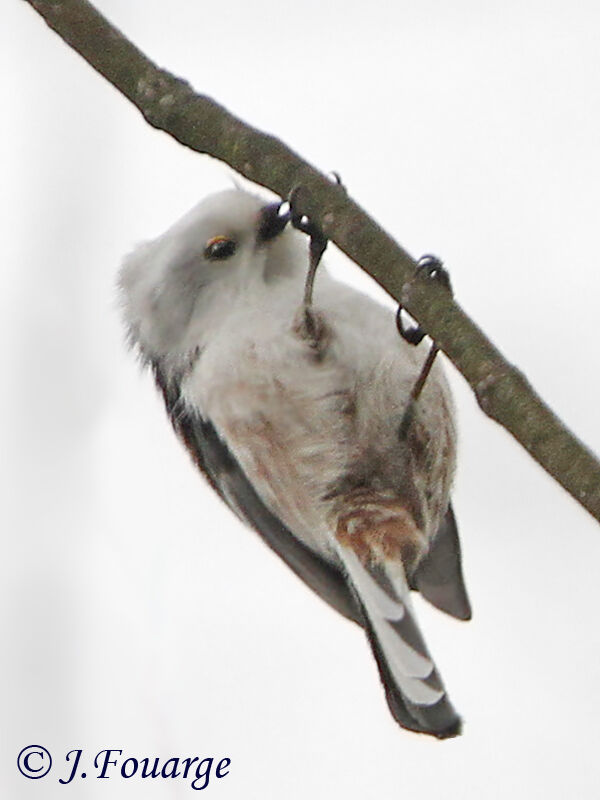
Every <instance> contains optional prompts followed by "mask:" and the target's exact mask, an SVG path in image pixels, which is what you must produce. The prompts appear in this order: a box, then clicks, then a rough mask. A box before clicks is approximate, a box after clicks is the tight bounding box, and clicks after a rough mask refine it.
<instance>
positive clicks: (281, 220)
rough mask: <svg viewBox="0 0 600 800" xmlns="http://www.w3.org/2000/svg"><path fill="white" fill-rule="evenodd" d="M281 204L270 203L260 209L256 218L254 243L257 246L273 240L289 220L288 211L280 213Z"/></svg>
mask: <svg viewBox="0 0 600 800" xmlns="http://www.w3.org/2000/svg"><path fill="white" fill-rule="evenodd" d="M282 205H283V203H271V204H270V205H268V206H265V207H264V208H262V209H261V211H260V214H259V217H258V231H257V233H256V241H257V242H258V243H259V244H262V243H264V242H268V241H270V240H271V239H274V238H275V237H276V236H279V234H280V233H281V232H282V231H283V229H284V228H285V226H286V225H287V224H288V222H289V221H290V218H291V214H290V212H289V211H286V212H283V213H282V212H281V206H282Z"/></svg>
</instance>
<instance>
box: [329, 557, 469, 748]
mask: <svg viewBox="0 0 600 800" xmlns="http://www.w3.org/2000/svg"><path fill="white" fill-rule="evenodd" d="M337 550H338V554H339V557H340V559H341V561H342V563H343V565H344V569H345V571H346V573H347V576H348V579H349V583H350V585H351V587H352V589H353V590H354V592H355V594H356V600H357V602H358V604H359V607H360V608H361V610H362V613H363V617H364V627H365V630H366V632H367V636H368V638H369V642H370V644H371V647H372V649H373V654H374V656H375V659H376V661H377V666H378V668H379V674H380V676H381V681H382V683H383V686H384V688H385V694H386V699H387V702H388V705H389V708H390V711H391V712H392V715H393V717H394V719H395V720H396V721H397V722H398V723H399V724H400V725H401V726H402V727H404V728H408V729H410V730H413V731H419V732H421V733H428V734H431V735H433V736H436V737H438V738H440V739H444V738H447V737H450V736H457V735H458V734H460V732H461V719H460V717H459V716H458V714H457V713H456V711H455V710H454V708H453V707H452V704H451V703H450V700H449V699H448V695H447V694H446V690H445V688H444V685H443V683H442V681H441V678H440V676H439V674H438V672H437V670H436V667H435V664H434V662H433V659H432V658H431V656H430V655H429V652H428V650H427V647H426V645H425V642H424V641H423V637H422V636H421V632H420V630H419V628H418V626H417V623H416V620H415V616H414V612H413V609H412V604H411V600H410V589H409V586H408V583H407V580H406V575H405V572H404V568H403V566H402V563H401V561H399V560H396V559H393V560H392V559H384V560H381V559H379V560H376V561H375V560H372V559H365V558H364V557H359V555H358V554H357V552H356V551H355V549H353V548H352V547H351V546H349V545H347V544H343V543H340V542H339V541H338V542H337Z"/></svg>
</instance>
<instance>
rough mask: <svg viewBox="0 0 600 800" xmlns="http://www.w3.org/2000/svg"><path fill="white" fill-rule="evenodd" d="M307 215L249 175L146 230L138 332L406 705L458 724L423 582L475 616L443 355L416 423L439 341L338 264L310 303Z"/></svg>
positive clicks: (186, 408)
mask: <svg viewBox="0 0 600 800" xmlns="http://www.w3.org/2000/svg"><path fill="white" fill-rule="evenodd" d="M289 221H290V214H289V213H284V211H283V209H282V203H281V202H272V201H268V200H267V199H265V198H264V197H261V196H260V195H259V194H255V193H254V192H252V191H249V190H246V189H242V188H240V187H237V188H235V189H226V190H224V191H221V192H218V193H216V194H213V195H210V196H208V197H206V198H204V199H203V200H202V201H201V202H200V203H199V204H198V205H196V206H195V207H194V208H192V210H191V211H189V212H188V213H187V214H186V215H185V216H184V217H183V218H182V219H180V220H179V221H177V222H176V223H175V224H174V225H172V226H171V227H170V228H169V229H168V230H167V231H166V232H165V233H163V234H162V235H160V236H158V237H157V238H154V239H152V240H150V241H148V242H145V243H143V244H141V245H139V246H138V247H136V248H135V249H134V250H133V252H132V253H131V254H130V255H128V256H127V257H126V258H125V259H124V261H123V264H122V266H121V270H120V272H119V278H118V286H119V293H120V300H121V306H122V313H123V317H124V322H125V326H126V331H127V338H128V341H129V344H130V345H131V347H132V348H133V349H134V350H135V351H136V353H137V355H138V357H139V358H140V359H141V361H142V363H143V364H144V366H146V367H147V368H148V369H150V370H151V372H152V373H153V375H154V379H155V382H156V385H157V388H158V389H159V391H160V393H161V394H162V396H163V398H164V402H165V406H166V410H167V413H168V416H169V418H170V420H171V423H172V425H173V428H174V430H175V432H176V434H177V436H178V437H179V439H180V440H181V441H182V442H183V444H184V445H185V447H186V448H187V450H188V451H189V454H190V455H191V457H192V460H193V462H194V463H195V465H196V466H197V467H198V468H199V469H200V471H201V472H202V473H203V475H204V476H205V478H206V479H207V481H208V482H209V484H210V485H211V486H212V488H213V489H214V490H215V492H216V493H217V494H218V495H219V496H220V497H221V499H222V500H223V501H224V502H225V503H226V504H227V505H228V506H229V507H230V509H232V511H233V512H234V513H235V514H236V515H237V517H239V518H240V519H241V520H242V522H244V523H245V524H246V525H248V526H249V527H251V528H253V529H254V530H255V531H256V532H257V533H258V534H259V535H260V536H261V537H262V539H263V540H264V541H265V542H266V543H267V544H268V545H269V547H271V548H272V550H274V551H275V553H276V554H277V555H278V556H279V557H280V558H281V559H282V560H283V561H284V562H285V563H286V564H287V565H288V566H289V567H290V568H291V570H292V571H293V572H294V573H295V574H296V575H297V576H298V577H299V578H300V579H301V580H302V581H304V583H305V584H306V585H307V586H308V587H309V588H310V589H312V590H313V591H314V592H315V593H316V594H317V595H319V596H320V597H321V598H322V599H323V600H324V601H325V602H326V603H328V604H329V605H330V606H331V607H333V608H334V609H335V610H336V611H337V612H339V613H340V614H341V615H342V616H344V617H346V618H347V619H349V620H351V621H353V622H355V623H357V624H358V625H359V626H360V627H361V628H362V629H363V630H364V632H365V633H366V637H367V640H368V643H369V645H370V647H371V650H372V653H373V656H374V658H375V662H376V664H377V667H378V671H379V676H380V680H381V683H382V685H383V689H384V691H385V697H386V700H387V704H388V706H389V710H390V712H391V714H392V716H393V718H394V719H395V720H396V722H397V723H398V724H399V725H400V726H402V727H403V728H406V729H409V730H411V731H415V732H419V733H424V734H430V735H432V736H434V737H437V738H438V739H444V738H448V737H452V736H456V735H458V734H460V733H461V728H462V720H461V717H460V716H459V715H458V713H457V711H456V710H455V708H454V706H453V705H452V703H451V701H450V699H449V697H448V693H447V691H446V688H445V685H444V683H443V682H442V679H441V677H440V675H439V672H438V670H437V668H436V665H435V662H434V660H433V658H432V656H431V655H430V653H429V650H428V648H427V646H426V644H425V640H424V638H423V635H422V633H421V631H420V628H419V625H418V622H417V619H416V616H415V612H414V608H413V603H412V599H411V592H413V591H417V592H420V594H421V595H422V596H423V597H424V598H425V599H426V600H428V601H429V602H431V603H432V604H433V605H434V606H436V607H437V608H438V609H441V610H442V611H444V612H446V613H447V614H449V615H451V616H453V617H455V618H458V619H462V620H466V619H469V618H470V617H471V607H470V602H469V598H468V594H467V591H466V588H465V583H464V579H463V573H462V557H461V549H460V543H459V538H458V531H457V525H456V520H455V516H454V512H453V508H452V504H451V501H450V495H451V490H452V484H453V477H454V473H455V467H456V439H457V434H456V421H455V411H454V404H453V399H452V396H451V393H450V389H449V387H448V383H447V380H446V378H445V376H444V372H443V367H442V365H441V364H439V363H436V364H434V367H433V369H432V370H431V373H430V375H429V377H428V379H427V381H426V383H425V386H424V388H423V390H422V392H421V394H420V395H419V398H418V402H417V403H416V406H415V408H414V409H413V412H414V413H413V415H412V417H411V422H410V426H409V428H408V430H406V431H404V433H403V434H401V432H400V428H401V424H402V420H403V418H404V414H405V412H406V408H407V404H408V403H409V402H410V399H409V398H410V394H411V389H412V387H413V386H414V384H415V381H416V380H417V378H418V376H419V371H420V368H421V366H422V364H423V360H424V357H423V349H422V348H421V347H415V346H413V345H411V344H409V343H408V342H407V341H404V340H403V339H402V338H401V337H400V336H399V335H398V332H397V329H396V325H395V319H394V313H393V311H392V310H391V309H389V308H387V307H385V306H384V305H383V304H380V303H379V302H377V301H376V300H374V299H372V298H371V297H370V296H368V295H366V294H364V293H362V292H360V291H358V290H356V289H354V288H352V287H351V286H349V285H348V284H346V283H343V282H341V281H339V280H337V279H334V278H333V277H332V276H331V275H330V274H329V272H328V270H327V267H326V265H324V264H322V265H320V266H319V269H318V271H317V275H316V280H315V283H314V290H313V293H312V298H311V303H310V305H307V303H306V293H305V280H306V275H307V263H308V262H307V247H306V236H305V235H304V234H303V233H301V232H300V231H298V230H296V229H294V227H293V226H292V225H289V224H288V222H289ZM438 362H439V359H438Z"/></svg>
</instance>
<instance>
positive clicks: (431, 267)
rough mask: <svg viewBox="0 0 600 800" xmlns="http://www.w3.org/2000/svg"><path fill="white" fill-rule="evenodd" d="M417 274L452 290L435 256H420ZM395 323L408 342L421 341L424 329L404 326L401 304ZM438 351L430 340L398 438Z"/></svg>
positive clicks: (406, 427)
mask: <svg viewBox="0 0 600 800" xmlns="http://www.w3.org/2000/svg"><path fill="white" fill-rule="evenodd" d="M417 274H418V275H419V276H421V275H422V276H423V277H425V278H426V279H431V280H435V281H438V282H439V283H441V284H442V286H444V287H445V288H446V289H447V290H448V291H449V292H452V286H451V284H450V276H449V275H448V272H447V270H446V269H445V268H444V265H443V264H442V262H441V261H440V259H439V258H437V257H436V256H431V255H426V256H423V257H422V258H420V259H419V263H418V264H417ZM396 325H397V327H398V331H399V333H400V335H401V336H402V338H403V339H404V340H405V341H407V342H408V343H409V344H414V345H417V344H420V343H421V342H422V341H423V338H424V337H425V331H424V330H423V329H422V328H421V327H420V326H419V325H416V326H415V327H412V328H405V327H404V323H403V321H402V306H401V305H399V306H398V311H397V313H396ZM438 351H439V347H438V346H437V344H436V343H435V342H433V341H432V343H431V347H430V348H429V353H428V354H427V358H426V359H425V362H424V364H423V366H422V367H421V372H420V373H419V376H418V377H417V380H416V381H415V383H414V386H413V388H412V389H411V392H410V395H409V398H408V403H407V404H406V408H405V410H404V414H403V415H402V419H401V421H400V427H399V429H398V436H399V437H400V439H405V438H406V436H407V434H408V431H409V429H410V426H411V423H412V421H413V418H414V415H415V408H416V404H417V401H418V399H419V397H420V395H421V392H422V391H423V387H424V386H425V381H426V380H427V378H428V376H429V373H430V372H431V368H432V367H433V362H434V361H435V357H436V356H437V354H438Z"/></svg>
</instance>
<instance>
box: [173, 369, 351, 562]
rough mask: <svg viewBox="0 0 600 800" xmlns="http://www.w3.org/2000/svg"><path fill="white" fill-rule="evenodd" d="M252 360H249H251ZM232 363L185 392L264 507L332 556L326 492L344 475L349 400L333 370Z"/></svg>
mask: <svg viewBox="0 0 600 800" xmlns="http://www.w3.org/2000/svg"><path fill="white" fill-rule="evenodd" d="M253 362H254V363H253ZM290 363H291V362H290V361H289V360H287V359H286V360H285V363H282V362H279V364H276V365H274V364H273V362H272V361H269V362H268V363H262V364H261V363H258V362H257V361H256V360H255V359H253V358H252V357H247V358H245V359H236V369H235V370H220V371H219V372H218V373H216V372H215V371H211V375H210V381H208V380H206V378H207V376H206V375H204V376H203V375H202V370H199V371H197V374H195V375H194V376H192V379H191V380H189V381H188V386H187V387H186V395H187V396H188V397H190V395H191V396H192V397H190V400H191V402H192V403H193V404H194V405H197V406H199V407H200V408H201V409H202V413H203V414H204V415H206V417H207V418H208V419H210V421H211V422H212V423H213V425H214V426H215V428H216V430H217V431H218V433H219V435H220V436H221V437H222V439H223V440H224V441H225V443H226V444H227V446H228V448H229V449H230V451H231V452H232V453H233V455H234V456H235V458H236V459H237V460H238V462H239V463H240V465H241V467H242V469H243V470H244V472H245V473H246V476H247V477H248V479H249V480H250V482H251V483H252V485H253V486H254V488H255V489H256V491H257V492H258V494H259V496H260V497H261V499H262V500H263V502H264V503H265V504H266V505H267V507H268V508H269V509H270V510H271V511H272V512H273V513H274V514H275V515H276V516H277V517H278V518H279V519H280V520H281V521H282V522H283V523H284V524H285V525H286V526H287V527H288V528H289V529H290V530H291V531H292V532H293V533H294V535H295V536H297V537H298V538H299V539H300V540H301V541H302V542H303V543H304V544H307V545H308V546H309V547H311V548H312V549H313V550H315V551H316V552H318V553H319V554H320V555H323V556H324V557H326V558H328V559H331V558H333V550H332V548H331V546H330V544H329V534H328V532H327V531H328V514H329V513H330V510H331V499H329V497H328V496H329V495H330V494H331V492H332V489H333V487H335V486H336V485H337V484H338V483H339V482H340V480H341V479H342V478H343V476H344V475H345V474H346V472H347V470H348V464H349V462H350V460H351V458H352V455H351V453H352V448H353V397H352V393H351V390H350V388H349V381H348V376H346V375H345V374H344V370H342V369H341V368H339V367H336V368H334V367H332V366H327V365H311V364H306V365H302V364H298V363H296V364H295V365H294V368H293V369H290Z"/></svg>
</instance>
